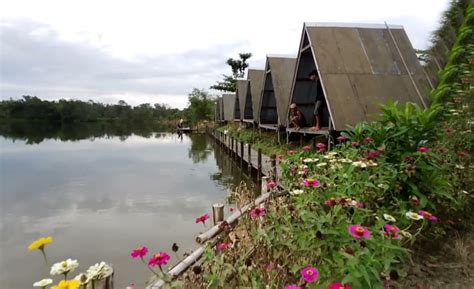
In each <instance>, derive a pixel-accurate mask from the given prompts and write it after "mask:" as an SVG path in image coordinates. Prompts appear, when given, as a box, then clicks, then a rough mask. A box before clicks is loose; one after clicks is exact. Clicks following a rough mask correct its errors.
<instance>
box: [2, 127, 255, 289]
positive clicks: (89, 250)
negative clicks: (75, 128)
mask: <svg viewBox="0 0 474 289" xmlns="http://www.w3.org/2000/svg"><path fill="white" fill-rule="evenodd" d="M32 143H33V144H32ZM0 178H1V179H0V184H1V185H0V196H1V199H0V202H1V203H0V214H1V220H0V288H5V289H6V288H9V289H26V288H32V284H33V282H35V281H37V280H40V279H42V278H43V277H44V274H42V272H44V267H43V263H42V258H41V254H40V252H39V251H34V252H28V250H27V247H28V245H29V244H30V242H31V241H33V240H35V239H36V238H38V237H42V236H48V235H51V236H53V238H54V243H53V244H52V245H50V246H48V247H47V249H46V250H47V253H48V256H49V259H50V261H51V262H58V261H61V260H64V259H66V258H73V259H78V261H79V264H80V267H79V269H78V270H77V271H76V272H74V273H73V274H72V275H73V276H75V275H76V273H79V272H82V271H85V270H86V269H87V268H88V267H89V266H90V265H92V264H95V263H96V262H99V261H106V262H109V263H112V264H113V266H114V268H115V285H116V288H125V287H126V286H127V285H128V284H130V283H135V284H136V285H137V286H138V288H143V287H144V284H145V282H146V280H147V279H148V277H149V274H148V272H147V269H146V268H145V267H144V266H143V265H142V264H140V262H139V261H137V260H132V259H131V258H130V257H129V256H130V255H129V254H130V251H131V249H133V248H135V247H137V246H140V245H146V246H148V247H149V248H150V251H151V252H157V251H168V252H170V255H171V256H172V261H176V259H177V258H176V256H175V255H174V254H171V253H172V252H171V245H172V244H173V243H174V242H177V243H178V245H180V251H179V252H178V253H180V254H181V255H182V253H184V252H185V251H189V250H191V249H193V248H195V247H197V246H196V245H195V243H194V241H193V240H194V238H195V236H196V235H197V234H198V233H199V232H201V231H203V230H204V227H203V226H202V224H195V218H196V217H197V216H199V215H201V214H203V213H206V212H207V213H210V207H211V204H213V203H215V202H225V199H226V197H227V196H228V192H229V189H230V188H231V187H232V186H234V185H235V184H238V183H239V182H240V181H241V180H242V179H243V180H245V181H246V182H248V183H249V184H251V183H252V180H249V179H248V178H247V177H246V176H244V175H242V173H241V172H240V170H239V168H238V167H237V166H236V165H235V163H234V162H233V161H232V160H230V159H229V158H228V157H227V156H226V155H225V154H224V153H223V152H222V151H220V150H219V148H217V147H216V146H214V145H212V141H211V140H210V139H209V138H208V137H207V136H205V135H196V134H195V135H189V136H186V135H185V136H184V138H183V139H182V140H181V139H179V138H178V137H177V135H176V134H170V133H146V134H145V136H137V135H134V134H129V135H128V136H120V137H119V136H110V135H107V136H106V137H105V136H102V137H101V136H98V137H97V136H96V137H92V138H87V139H80V138H79V139H76V140H74V141H67V140H65V139H64V138H62V140H61V139H59V138H56V139H54V138H50V139H48V138H44V139H40V141H37V140H36V141H34V142H32V141H31V140H28V139H27V138H23V139H21V138H20V139H19V138H18V136H15V137H14V138H12V137H11V135H9V136H8V137H0ZM226 214H228V210H227V209H226Z"/></svg>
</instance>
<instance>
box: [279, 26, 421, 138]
mask: <svg viewBox="0 0 474 289" xmlns="http://www.w3.org/2000/svg"><path fill="white" fill-rule="evenodd" d="M313 70H317V73H318V76H319V80H320V82H321V85H322V89H323V92H324V101H325V102H326V103H325V108H326V109H325V111H323V119H322V126H323V128H322V130H321V131H318V132H315V131H311V130H310V129H307V128H303V129H301V130H298V131H295V130H294V129H292V128H288V129H287V132H288V133H292V132H298V133H327V131H328V130H338V131H340V130H344V129H346V128H347V126H348V125H351V126H353V125H356V124H357V123H360V122H362V121H369V120H373V119H374V117H375V116H376V115H378V114H379V112H380V109H379V104H383V103H387V102H388V101H389V100H393V101H398V102H399V103H404V102H414V103H417V104H419V105H421V106H422V107H427V106H428V105H429V100H428V98H427V95H428V92H429V89H430V88H429V87H430V86H429V82H428V80H427V77H426V74H425V72H424V71H423V68H422V67H421V65H420V63H419V61H418V59H417V57H416V54H415V50H414V49H413V47H412V45H411V43H410V40H409V39H408V36H407V34H406V33H405V30H404V29H403V26H399V25H378V24H334V23H305V24H304V26H303V33H302V37H301V41H300V47H299V51H298V57H297V63H296V73H295V75H294V79H293V85H292V90H291V102H292V103H296V104H297V105H298V107H299V108H300V110H301V111H302V112H303V114H304V115H305V118H306V120H307V121H308V122H309V123H310V125H311V123H312V121H313V118H314V117H313V112H314V108H315V94H314V93H312V91H313V92H314V85H315V82H314V81H310V80H309V79H308V75H309V73H310V72H311V71H313ZM287 116H288V114H287Z"/></svg>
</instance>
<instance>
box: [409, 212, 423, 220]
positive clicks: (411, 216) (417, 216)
mask: <svg viewBox="0 0 474 289" xmlns="http://www.w3.org/2000/svg"><path fill="white" fill-rule="evenodd" d="M405 216H406V217H407V218H408V219H412V220H415V221H418V220H421V219H423V216H422V215H420V214H417V213H414V212H406V214H405Z"/></svg>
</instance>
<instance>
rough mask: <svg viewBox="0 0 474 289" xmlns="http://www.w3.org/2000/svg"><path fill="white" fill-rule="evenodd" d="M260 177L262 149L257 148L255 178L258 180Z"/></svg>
mask: <svg viewBox="0 0 474 289" xmlns="http://www.w3.org/2000/svg"><path fill="white" fill-rule="evenodd" d="M261 178H262V149H260V148H259V149H258V151H257V179H258V180H260V179H261Z"/></svg>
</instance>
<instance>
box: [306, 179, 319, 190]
mask: <svg viewBox="0 0 474 289" xmlns="http://www.w3.org/2000/svg"><path fill="white" fill-rule="evenodd" d="M303 183H304V185H305V186H307V187H314V188H317V187H319V185H320V182H319V181H318V180H314V179H304V180H303Z"/></svg>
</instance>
